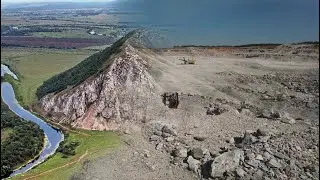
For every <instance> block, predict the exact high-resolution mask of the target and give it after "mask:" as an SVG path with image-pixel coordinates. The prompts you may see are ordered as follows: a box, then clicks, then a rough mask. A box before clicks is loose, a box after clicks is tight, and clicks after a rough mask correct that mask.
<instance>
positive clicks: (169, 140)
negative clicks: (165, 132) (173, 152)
mask: <svg viewBox="0 0 320 180" xmlns="http://www.w3.org/2000/svg"><path fill="white" fill-rule="evenodd" d="M166 141H167V142H172V141H174V137H167V138H166Z"/></svg>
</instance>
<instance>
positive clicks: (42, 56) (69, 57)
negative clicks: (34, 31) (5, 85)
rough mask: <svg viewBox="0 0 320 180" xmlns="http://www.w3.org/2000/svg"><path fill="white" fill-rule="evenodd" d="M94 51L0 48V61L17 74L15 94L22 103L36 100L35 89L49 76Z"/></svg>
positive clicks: (67, 67) (63, 69) (28, 103)
mask: <svg viewBox="0 0 320 180" xmlns="http://www.w3.org/2000/svg"><path fill="white" fill-rule="evenodd" d="M95 52H96V51H90V50H56V49H40V48H1V61H2V63H6V64H8V65H9V66H10V67H11V68H12V69H13V71H14V72H16V74H17V75H18V77H19V79H20V81H18V82H15V83H16V85H17V87H18V88H17V89H16V91H17V92H16V93H17V96H20V97H21V101H22V103H23V105H30V104H32V103H33V102H35V101H36V96H35V92H36V89H37V88H38V87H39V86H40V85H41V84H42V82H43V81H44V80H46V79H48V78H50V77H51V76H53V75H55V74H57V73H59V72H63V71H65V70H67V69H69V68H71V67H73V66H74V65H76V64H77V63H79V62H80V61H82V60H83V59H85V58H86V57H88V56H90V55H91V54H93V53H95Z"/></svg>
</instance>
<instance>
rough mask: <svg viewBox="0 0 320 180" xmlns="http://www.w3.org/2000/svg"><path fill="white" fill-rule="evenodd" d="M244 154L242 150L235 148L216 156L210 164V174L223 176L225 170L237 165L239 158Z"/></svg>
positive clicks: (232, 169) (234, 168) (231, 169)
mask: <svg viewBox="0 0 320 180" xmlns="http://www.w3.org/2000/svg"><path fill="white" fill-rule="evenodd" d="M243 155H244V152H243V151H242V150H239V149H236V150H233V151H229V152H225V153H223V154H221V155H220V156H218V157H216V158H215V159H214V161H213V162H212V164H211V170H210V175H211V176H212V177H213V178H215V177H223V173H224V172H226V171H234V170H236V168H237V167H238V166H239V163H240V159H241V157H242V156H243Z"/></svg>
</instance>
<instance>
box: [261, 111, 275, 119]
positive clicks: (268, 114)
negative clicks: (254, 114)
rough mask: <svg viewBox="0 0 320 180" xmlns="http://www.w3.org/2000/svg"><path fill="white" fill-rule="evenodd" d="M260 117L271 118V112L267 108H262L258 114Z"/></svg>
mask: <svg viewBox="0 0 320 180" xmlns="http://www.w3.org/2000/svg"><path fill="white" fill-rule="evenodd" d="M259 117H260V118H267V119H271V118H272V114H271V112H270V111H268V110H263V111H262V112H261V113H260V115H259Z"/></svg>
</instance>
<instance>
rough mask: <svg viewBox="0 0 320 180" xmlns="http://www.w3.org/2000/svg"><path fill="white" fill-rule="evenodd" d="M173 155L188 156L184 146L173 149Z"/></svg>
mask: <svg viewBox="0 0 320 180" xmlns="http://www.w3.org/2000/svg"><path fill="white" fill-rule="evenodd" d="M173 156H175V157H182V158H185V157H187V156H188V150H187V149H186V148H177V149H175V150H174V151H173Z"/></svg>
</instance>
